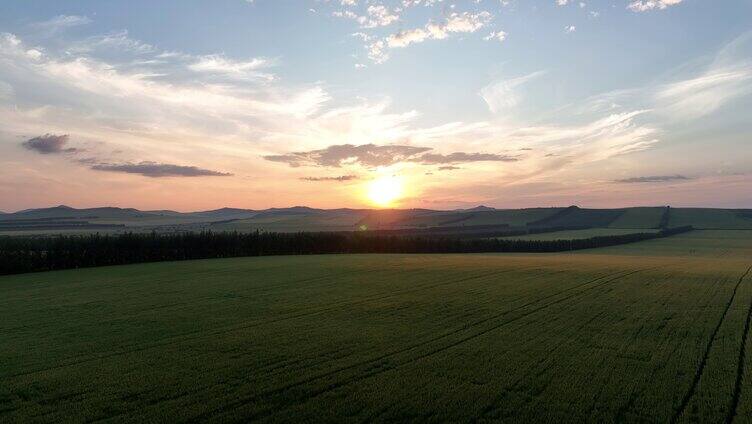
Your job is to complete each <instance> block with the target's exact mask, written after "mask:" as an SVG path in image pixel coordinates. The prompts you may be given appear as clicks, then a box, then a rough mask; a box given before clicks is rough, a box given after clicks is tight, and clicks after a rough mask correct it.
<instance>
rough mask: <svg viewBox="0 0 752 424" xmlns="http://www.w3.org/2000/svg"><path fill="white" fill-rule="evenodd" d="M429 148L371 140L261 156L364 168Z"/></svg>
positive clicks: (294, 164)
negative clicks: (386, 144)
mask: <svg viewBox="0 0 752 424" xmlns="http://www.w3.org/2000/svg"><path fill="white" fill-rule="evenodd" d="M429 150H431V149H430V148H427V147H413V146H400V145H389V146H377V145H375V144H363V145H359V146H356V145H352V144H340V145H333V146H329V147H327V148H325V149H321V150H311V151H308V152H293V153H289V154H284V155H269V156H264V159H266V160H269V161H272V162H282V163H286V164H288V165H290V166H292V167H299V166H304V165H314V166H329V167H335V168H336V167H340V166H342V165H346V164H359V165H362V166H365V167H368V168H375V167H379V166H389V165H393V164H395V163H397V162H402V161H405V160H406V159H409V158H411V157H413V156H415V155H417V154H420V153H423V152H427V151H429Z"/></svg>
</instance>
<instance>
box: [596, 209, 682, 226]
mask: <svg viewBox="0 0 752 424" xmlns="http://www.w3.org/2000/svg"><path fill="white" fill-rule="evenodd" d="M665 211H666V208H630V209H627V210H625V211H624V213H623V214H622V215H621V216H620V217H618V218H617V219H616V220H615V221H613V222H612V223H611V225H610V227H611V228H640V229H645V228H658V227H659V226H660V223H661V218H662V217H663V213H664V212H665ZM688 225H690V224H688Z"/></svg>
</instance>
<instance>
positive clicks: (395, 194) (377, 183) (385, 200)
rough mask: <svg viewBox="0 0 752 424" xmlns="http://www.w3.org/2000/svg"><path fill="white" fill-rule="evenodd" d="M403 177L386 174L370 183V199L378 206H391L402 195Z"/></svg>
mask: <svg viewBox="0 0 752 424" xmlns="http://www.w3.org/2000/svg"><path fill="white" fill-rule="evenodd" d="M402 186H403V183H402V179H401V178H399V177H397V176H393V175H385V176H382V177H379V178H377V179H375V180H373V181H372V182H371V183H370V184H369V185H368V199H369V200H370V201H371V202H372V203H373V204H374V205H376V206H379V207H382V208H383V207H389V206H391V205H392V204H393V203H394V202H395V201H396V200H398V199H399V198H400V197H401V196H402V191H403V189H402Z"/></svg>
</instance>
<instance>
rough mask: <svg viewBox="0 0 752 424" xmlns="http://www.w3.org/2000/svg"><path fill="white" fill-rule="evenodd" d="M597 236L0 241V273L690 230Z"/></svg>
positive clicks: (587, 245)
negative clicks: (539, 237) (520, 238)
mask: <svg viewBox="0 0 752 424" xmlns="http://www.w3.org/2000/svg"><path fill="white" fill-rule="evenodd" d="M691 230H692V227H691V226H687V227H679V228H672V229H665V230H662V231H660V232H656V233H634V234H624V235H612V236H599V237H591V238H586V239H577V240H513V239H511V240H509V239H499V238H474V239H467V238H460V237H446V236H434V237H431V236H400V235H385V234H378V233H370V232H331V233H307V232H301V233H273V232H258V231H257V232H253V233H238V232H233V233H224V232H223V233H213V232H200V233H183V234H158V233H151V234H137V233H126V234H119V235H101V234H92V235H59V236H46V237H0V274H17V273H24V272H35V271H50V270H58V269H69V268H85V267H96V266H106V265H124V264H132V263H139V262H158V261H179V260H189V259H208V258H230V257H240V256H270V255H316V254H337V253H488V252H561V251H568V250H579V249H591V248H597V247H606V246H613V245H618V244H625V243H632V242H637V241H642V240H649V239H654V238H659V237H667V236H670V235H674V234H678V233H683V232H687V231H691Z"/></svg>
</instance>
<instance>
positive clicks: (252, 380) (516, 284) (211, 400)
mask: <svg viewBox="0 0 752 424" xmlns="http://www.w3.org/2000/svg"><path fill="white" fill-rule="evenodd" d="M750 266H752V232H750V231H695V232H692V233H688V234H683V235H679V236H675V237H669V238H666V239H659V240H651V241H646V242H640V243H634V244H630V245H624V246H615V247H611V248H604V249H598V250H590V251H582V252H578V253H571V254H537V255H535V254H527V255H523V254H514V255H513V254H487V255H481V254H477V255H469V254H468V255H340V256H297V257H266V258H241V259H221V260H204V261H189V262H178V263H155V264H141V265H129V266H121V267H110V268H94V269H82V270H70V271H57V272H49V273H38V274H26V275H19V276H7V277H0V334H2V335H3V343H0V381H2V382H3V384H2V385H0V422H27V421H47V422H50V421H96V420H108V421H129V422H143V421H169V422H200V421H201V422H202V421H210V422H248V421H277V422H279V421H287V422H306V421H354V422H365V421H377V422H383V421H395V420H400V421H408V420H412V421H426V422H436V421H452V422H487V421H504V422H532V421H547V422H582V421H588V422H614V421H615V422H624V421H627V422H635V421H637V422H698V421H701V422H724V421H725V422H740V423H741V422H750V421H751V419H750V417H752V336H750V335H749V332H750V313H751V312H752V275H750Z"/></svg>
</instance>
